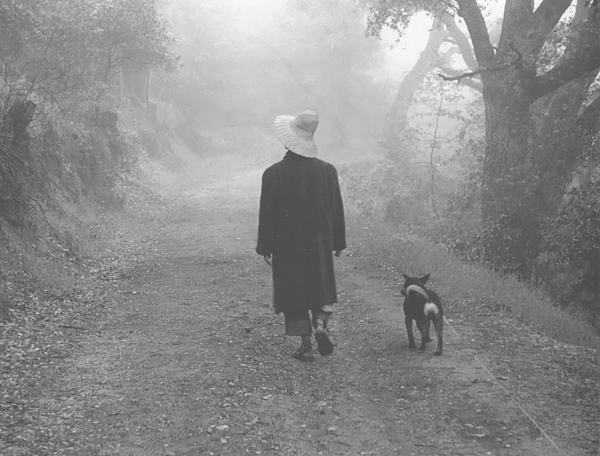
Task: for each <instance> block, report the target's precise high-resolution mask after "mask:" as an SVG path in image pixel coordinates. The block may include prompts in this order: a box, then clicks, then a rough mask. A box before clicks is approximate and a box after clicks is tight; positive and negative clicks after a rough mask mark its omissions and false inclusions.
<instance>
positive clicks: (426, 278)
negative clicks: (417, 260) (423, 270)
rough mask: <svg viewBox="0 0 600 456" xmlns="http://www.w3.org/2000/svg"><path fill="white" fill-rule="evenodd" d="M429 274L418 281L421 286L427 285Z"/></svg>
mask: <svg viewBox="0 0 600 456" xmlns="http://www.w3.org/2000/svg"><path fill="white" fill-rule="evenodd" d="M429 275H430V274H429V273H427V274H425V275H424V276H423V277H421V278H420V279H419V280H420V281H421V282H422V283H423V285H425V284H426V283H427V281H428V280H429Z"/></svg>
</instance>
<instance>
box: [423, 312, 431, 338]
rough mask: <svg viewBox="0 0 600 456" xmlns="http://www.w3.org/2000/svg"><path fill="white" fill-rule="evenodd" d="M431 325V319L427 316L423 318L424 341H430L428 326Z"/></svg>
mask: <svg viewBox="0 0 600 456" xmlns="http://www.w3.org/2000/svg"><path fill="white" fill-rule="evenodd" d="M430 326H431V320H430V319H429V318H427V320H425V339H424V340H425V342H431V337H430V336H429V327H430Z"/></svg>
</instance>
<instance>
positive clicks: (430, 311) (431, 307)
mask: <svg viewBox="0 0 600 456" xmlns="http://www.w3.org/2000/svg"><path fill="white" fill-rule="evenodd" d="M423 312H424V313H425V315H426V316H427V317H435V316H437V315H438V314H439V313H440V308H439V307H438V306H437V304H436V303H435V302H433V301H427V302H426V303H425V308H424V309H423Z"/></svg>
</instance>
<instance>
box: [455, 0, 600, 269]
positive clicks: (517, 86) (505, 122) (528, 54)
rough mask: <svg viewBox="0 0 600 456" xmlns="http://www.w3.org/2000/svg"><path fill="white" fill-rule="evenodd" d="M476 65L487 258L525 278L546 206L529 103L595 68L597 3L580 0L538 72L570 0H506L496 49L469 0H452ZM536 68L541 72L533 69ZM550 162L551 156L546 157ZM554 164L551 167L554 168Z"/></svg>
mask: <svg viewBox="0 0 600 456" xmlns="http://www.w3.org/2000/svg"><path fill="white" fill-rule="evenodd" d="M457 1H458V4H459V6H460V9H459V14H460V15H461V16H462V17H463V18H464V19H465V21H466V23H467V27H468V29H469V33H470V36H471V40H472V43H473V49H474V52H475V56H476V58H477V61H478V64H479V66H480V74H481V77H482V82H483V96H484V102H485V106H486V149H485V155H484V164H483V187H482V205H483V210H482V215H483V219H484V226H485V230H484V233H483V238H484V239H483V240H484V248H485V253H486V257H487V259H488V260H489V261H490V262H491V263H492V264H493V265H495V266H496V267H497V268H499V269H502V270H505V271H507V270H508V271H512V272H515V273H517V274H518V275H519V276H520V277H522V278H524V279H527V278H529V277H530V276H531V272H532V262H533V260H534V259H535V257H536V256H537V254H538V248H539V245H540V242H541V232H540V222H541V220H542V218H543V217H544V216H545V215H546V214H547V213H548V207H547V204H548V201H549V199H548V197H547V196H544V193H546V194H547V195H550V194H551V193H552V191H551V190H550V189H548V188H544V186H543V185H541V184H540V183H541V182H544V184H546V185H554V188H555V189H556V188H557V185H560V181H558V180H556V181H552V180H548V179H543V178H544V173H543V172H542V169H548V168H539V167H537V166H536V160H535V158H536V157H535V153H534V152H535V149H534V148H531V147H530V143H529V137H530V135H529V133H530V128H531V127H532V126H533V118H532V113H533V111H534V110H533V109H532V105H533V104H534V102H535V101H536V100H539V99H542V98H544V97H546V96H548V95H551V94H552V93H554V92H555V91H557V90H558V89H560V88H561V87H563V86H565V85H566V84H569V83H570V82H571V81H575V80H577V79H578V78H580V77H582V76H584V75H586V74H588V73H590V72H591V71H596V72H597V71H598V68H599V67H600V8H598V6H594V5H592V4H590V3H589V2H586V1H585V0H579V1H578V11H577V15H576V18H575V20H574V21H573V24H572V25H571V28H570V35H569V36H568V39H567V40H566V45H565V50H564V52H563V53H562V56H561V57H560V58H559V59H558V61H557V62H556V64H555V65H554V66H553V67H552V68H551V69H549V70H548V71H546V72H541V71H539V69H538V68H537V60H538V55H539V53H540V51H541V49H542V47H543V45H544V43H545V42H546V40H547V38H548V36H549V34H550V33H551V32H552V30H553V28H554V27H555V25H556V24H557V23H558V21H559V20H560V18H561V17H562V15H563V14H564V12H565V10H566V9H567V8H568V6H569V5H570V4H571V1H570V0H543V1H542V2H541V4H540V5H539V6H538V7H537V9H535V10H534V3H533V2H529V1H526V2H525V1H522V0H507V1H506V6H505V13H504V19H503V28H502V34H501V37H500V41H499V43H498V46H497V48H495V47H494V46H492V44H491V42H490V39H489V35H488V31H487V27H486V25H485V20H484V18H483V15H482V13H481V10H480V8H479V6H478V4H477V1H476V0H457ZM540 73H541V74H540ZM550 161H551V160H550ZM555 170H556V171H558V169H555Z"/></svg>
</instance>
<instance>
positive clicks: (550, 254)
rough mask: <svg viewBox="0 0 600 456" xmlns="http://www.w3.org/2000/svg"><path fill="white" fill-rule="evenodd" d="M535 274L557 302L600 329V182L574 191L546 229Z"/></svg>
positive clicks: (585, 185)
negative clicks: (587, 316)
mask: <svg viewBox="0 0 600 456" xmlns="http://www.w3.org/2000/svg"><path fill="white" fill-rule="evenodd" d="M545 234H546V235H545V240H544V242H545V245H544V249H543V252H544V253H543V255H542V256H541V258H540V261H539V265H538V274H539V278H540V280H541V281H543V283H544V285H545V286H546V287H548V288H549V289H550V290H551V291H552V292H553V294H554V295H555V296H556V297H557V300H558V301H559V302H560V303H561V304H563V305H569V306H572V305H575V307H576V308H579V309H580V310H581V309H584V310H585V312H586V313H587V312H589V314H590V315H592V316H593V317H592V318H594V319H596V320H597V321H596V325H598V326H600V307H599V306H598V301H599V300H600V280H599V279H600V179H598V178H596V179H594V180H592V181H591V182H589V183H587V184H584V185H582V186H581V187H577V188H573V189H572V190H571V191H570V192H569V193H568V194H567V196H566V198H565V201H564V203H563V206H562V207H561V210H560V211H559V212H558V214H557V215H556V216H555V217H553V218H552V219H550V220H548V221H547V223H546V226H545Z"/></svg>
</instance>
